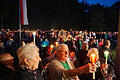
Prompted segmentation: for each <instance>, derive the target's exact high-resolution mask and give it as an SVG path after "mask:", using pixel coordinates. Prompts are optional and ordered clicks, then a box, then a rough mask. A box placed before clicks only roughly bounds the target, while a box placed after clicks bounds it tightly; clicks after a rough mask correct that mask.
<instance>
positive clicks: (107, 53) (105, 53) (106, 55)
mask: <svg viewBox="0 0 120 80" xmlns="http://www.w3.org/2000/svg"><path fill="white" fill-rule="evenodd" d="M108 55H109V52H108V51H105V52H104V57H105V64H107V59H108Z"/></svg>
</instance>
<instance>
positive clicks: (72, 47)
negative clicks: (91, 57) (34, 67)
mask: <svg viewBox="0 0 120 80" xmlns="http://www.w3.org/2000/svg"><path fill="white" fill-rule="evenodd" d="M33 32H35V33H36V34H35V36H33ZM117 36H118V32H94V31H87V30H85V31H74V30H72V29H70V30H69V31H67V30H63V29H61V30H54V29H51V30H49V31H42V30H36V31H30V30H22V31H21V41H20V31H19V30H18V31H17V30H15V31H12V30H4V29H1V30H0V55H2V54H4V53H9V54H10V55H12V56H13V57H14V67H15V69H16V67H17V64H18V62H19V61H18V58H17V50H18V49H19V47H20V46H24V45H26V44H28V43H31V42H33V41H34V37H35V45H36V46H37V47H38V48H39V56H40V58H41V62H40V66H39V69H40V71H43V68H45V67H46V65H47V64H48V63H49V62H51V61H52V59H53V57H55V56H54V55H53V53H54V51H55V48H56V47H57V46H58V45H59V44H63V43H64V44H66V45H67V46H68V48H69V52H70V53H69V54H70V56H69V60H71V61H72V62H73V64H74V65H75V67H80V66H83V65H84V64H83V61H84V59H80V58H84V56H86V55H87V53H88V50H89V49H90V48H97V49H98V51H99V52H100V51H101V49H102V48H103V47H104V46H105V44H107V43H108V42H109V41H110V43H111V45H110V48H109V51H110V62H109V61H108V64H110V65H111V66H112V67H113V68H114V67H115V63H114V62H115V61H114V58H113V54H112V50H114V49H115V48H116V44H117ZM105 42H106V43H105ZM51 45H53V47H51ZM71 52H74V53H71ZM83 53H86V55H84V54H83ZM81 54H83V57H80V55H81ZM100 57H102V56H100ZM79 59H80V60H83V61H80V60H79ZM79 61H80V62H79ZM0 76H1V75H0ZM44 76H45V75H44ZM83 76H85V75H83ZM79 78H81V79H82V80H84V78H83V77H82V76H79ZM0 79H1V78H0Z"/></svg>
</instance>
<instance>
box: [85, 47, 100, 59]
mask: <svg viewBox="0 0 120 80" xmlns="http://www.w3.org/2000/svg"><path fill="white" fill-rule="evenodd" d="M91 54H95V56H96V61H97V60H98V59H99V52H98V49H97V48H90V49H89V50H88V54H87V56H88V57H90V56H91Z"/></svg>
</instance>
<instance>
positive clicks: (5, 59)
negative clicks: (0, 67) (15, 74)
mask: <svg viewBox="0 0 120 80" xmlns="http://www.w3.org/2000/svg"><path fill="white" fill-rule="evenodd" d="M13 61H14V57H13V56H11V55H10V54H9V53H2V54H1V55H0V63H2V64H4V65H11V64H13Z"/></svg>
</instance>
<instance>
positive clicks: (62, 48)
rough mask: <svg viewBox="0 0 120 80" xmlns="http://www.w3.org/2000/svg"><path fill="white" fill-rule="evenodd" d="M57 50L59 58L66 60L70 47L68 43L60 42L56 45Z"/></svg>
mask: <svg viewBox="0 0 120 80" xmlns="http://www.w3.org/2000/svg"><path fill="white" fill-rule="evenodd" d="M55 52H56V55H57V59H58V60H60V61H66V60H67V58H68V55H69V48H68V46H67V45H66V44H59V46H58V47H56V50H55Z"/></svg>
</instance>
